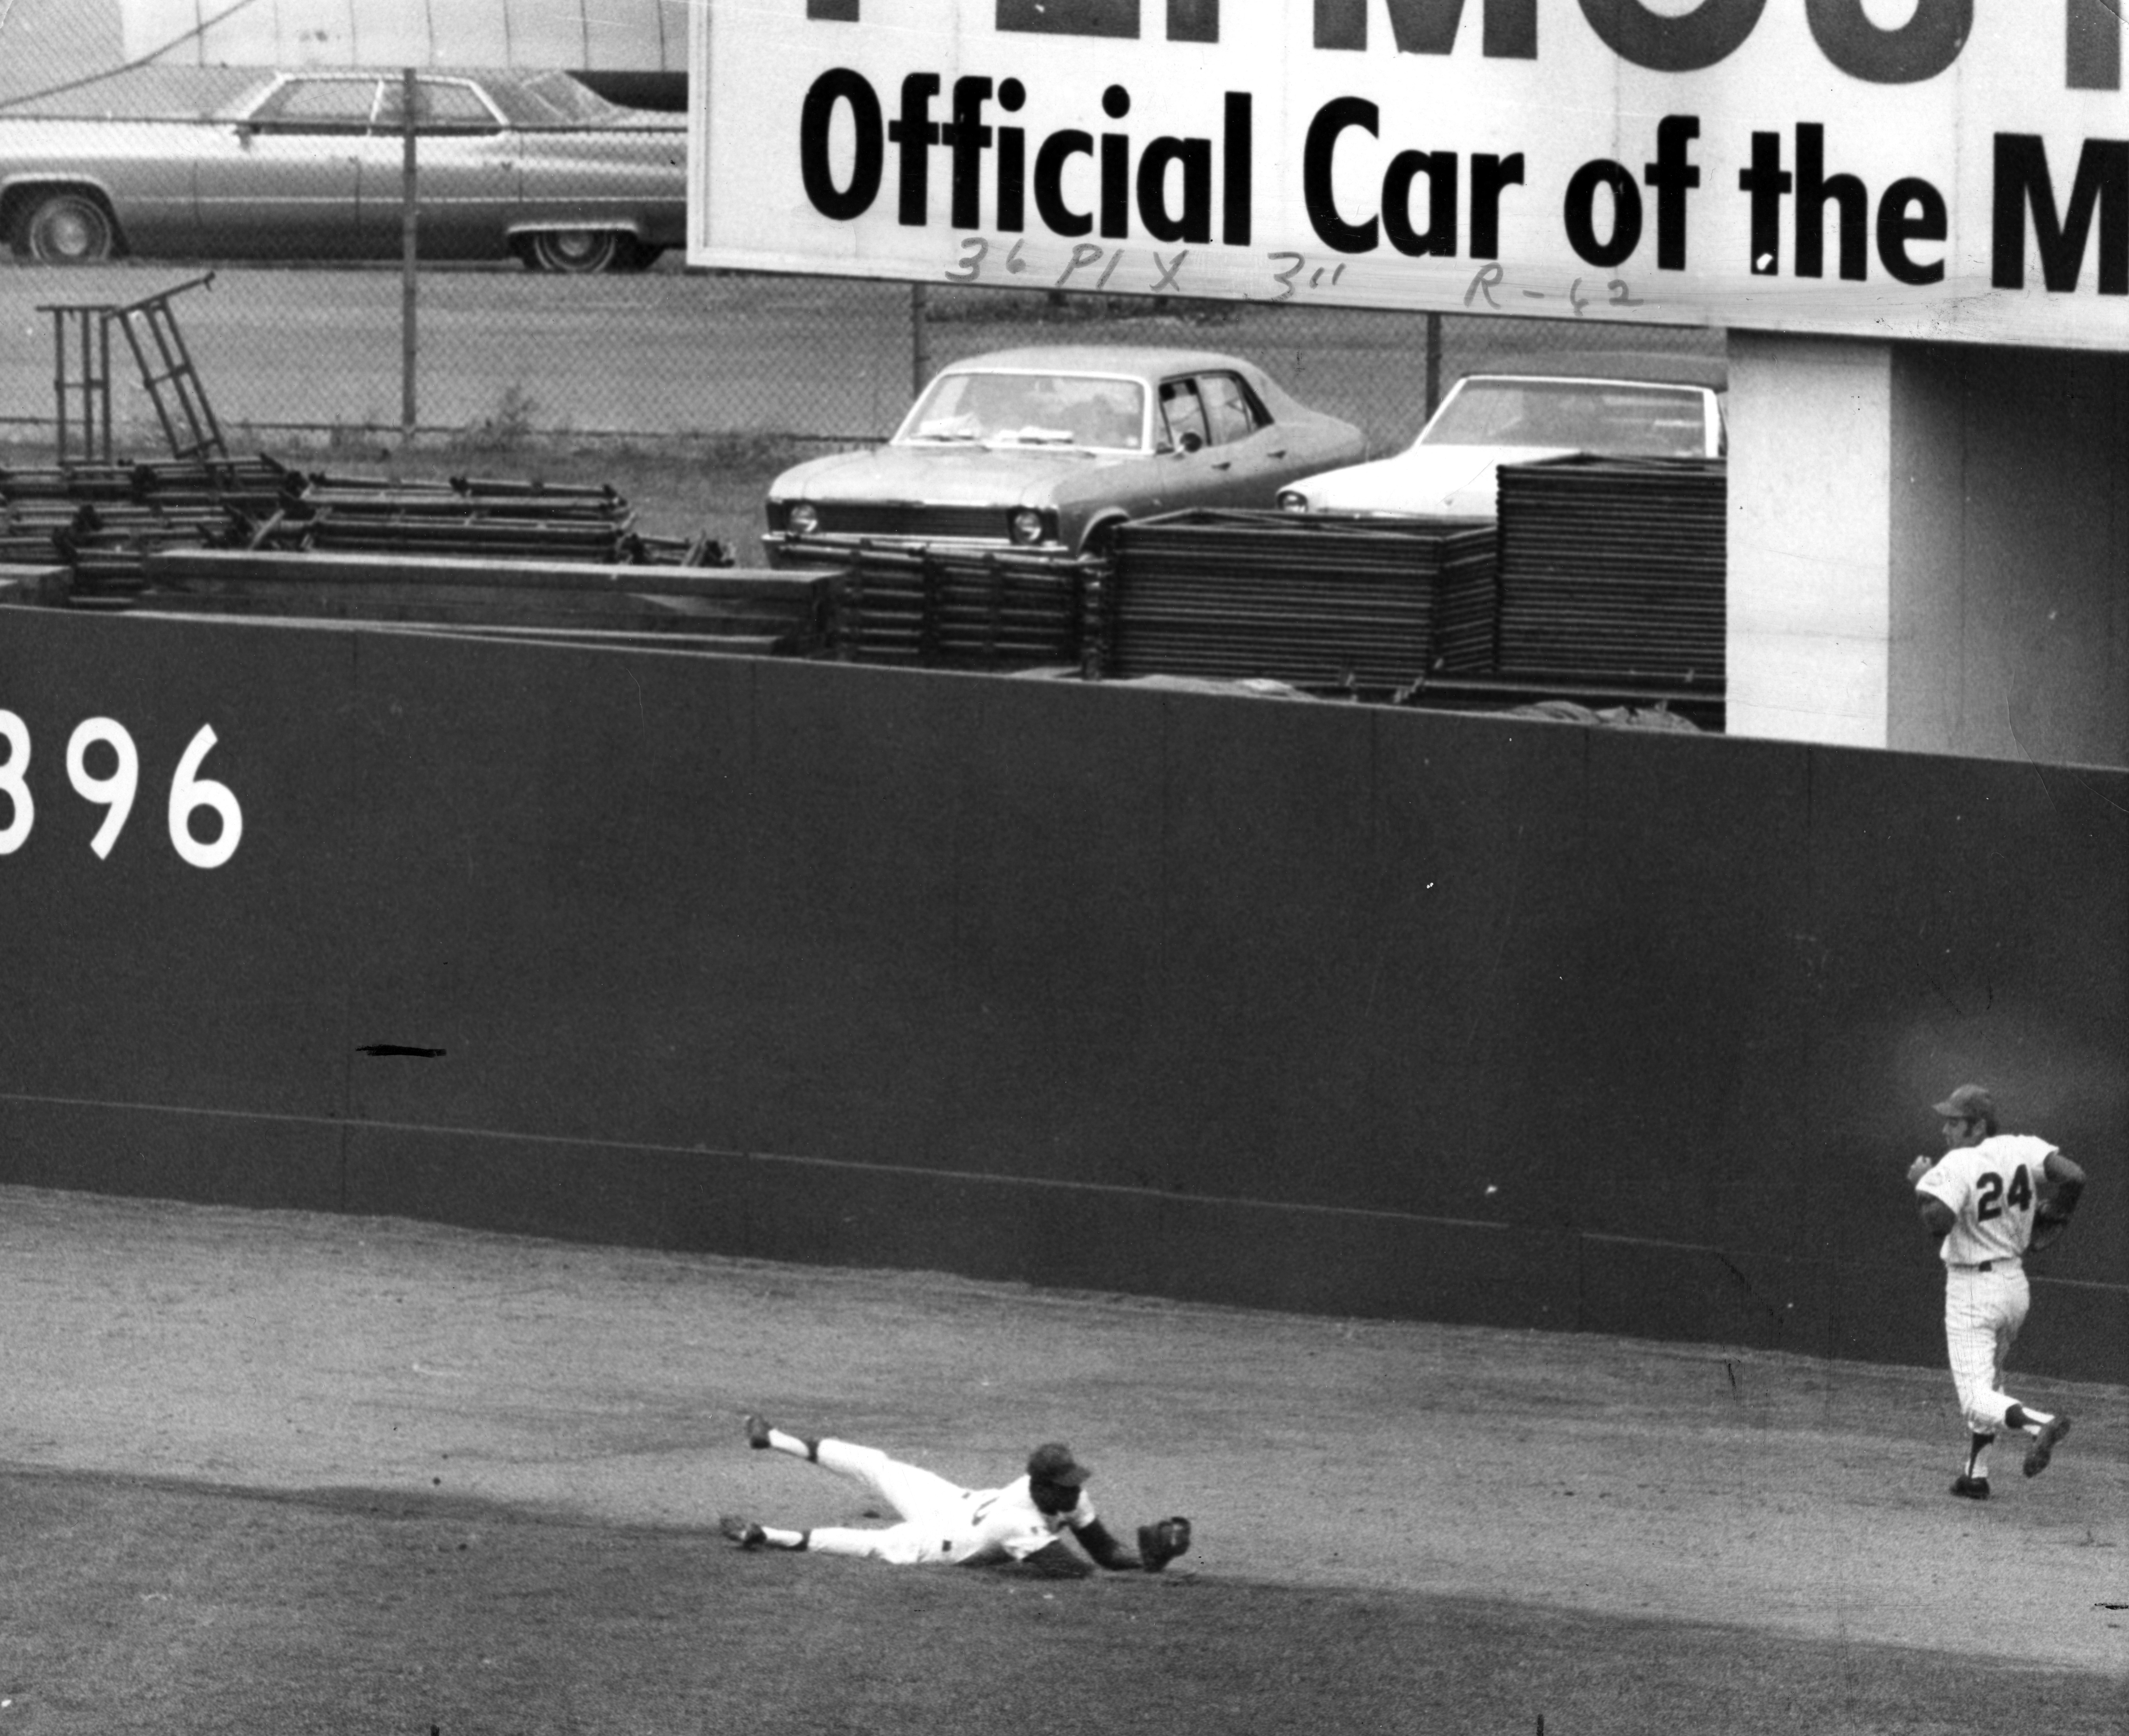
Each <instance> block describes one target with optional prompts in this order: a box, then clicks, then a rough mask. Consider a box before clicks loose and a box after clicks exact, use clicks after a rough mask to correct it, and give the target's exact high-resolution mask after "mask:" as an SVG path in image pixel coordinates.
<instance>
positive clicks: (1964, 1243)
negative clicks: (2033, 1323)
mask: <svg viewBox="0 0 2129 1736" xmlns="http://www.w3.org/2000/svg"><path fill="white" fill-rule="evenodd" d="M2054 1150H2055V1147H2053V1146H2052V1145H2050V1144H2049V1143H2048V1142H2047V1141H2046V1140H2045V1139H2041V1138H2039V1137H2036V1136H2035V1135H2033V1134H2031V1133H1992V1134H1991V1135H1989V1137H1988V1138H1986V1139H1984V1140H1983V1141H1982V1142H1980V1143H1979V1145H1969V1146H1959V1147H1955V1148H1954V1149H1952V1150H1951V1151H1949V1152H1946V1153H1945V1154H1944V1156H1943V1157H1941V1158H1939V1159H1938V1160H1937V1161H1936V1165H1935V1166H1933V1167H1932V1168H1931V1170H1930V1171H1929V1172H1928V1173H1927V1175H1925V1176H1922V1179H1921V1180H1918V1181H1917V1182H1916V1183H1915V1191H1916V1192H1917V1193H1918V1194H1926V1195H1928V1196H1929V1197H1930V1198H1931V1199H1936V1200H1938V1201H1941V1203H1942V1204H1944V1205H1945V1206H1946V1207H1947V1208H1949V1209H1950V1212H1951V1214H1952V1220H1953V1221H1952V1226H1951V1230H1950V1233H1949V1234H1948V1235H1946V1237H1945V1238H1944V1248H1943V1259H1944V1265H1945V1290H1944V1339H1945V1348H1946V1352H1948V1354H1949V1356H1950V1362H1951V1378H1952V1382H1953V1384H1954V1385H1955V1386H1956V1387H1957V1388H1958V1390H1959V1405H1960V1409H1961V1410H1962V1411H1964V1412H1965V1415H1966V1421H1967V1426H1968V1427H1969V1428H1971V1429H1972V1430H1973V1431H1974V1433H1976V1434H1993V1433H1995V1432H1996V1430H1997V1429H1998V1428H2002V1427H2003V1424H2004V1413H2005V1412H2006V1411H2008V1409H2010V1408H2011V1406H2012V1404H2014V1403H2015V1402H2016V1400H2013V1399H2012V1397H2011V1395H2009V1394H2008V1393H2007V1392H2005V1391H2004V1390H2003V1364H2004V1360H2005V1358H2007V1357H2008V1356H2009V1355H2010V1353H2011V1346H2012V1343H2013V1342H2014V1341H2015V1340H2016V1339H2017V1336H2018V1328H2020V1327H2022V1326H2023V1325H2024V1324H2025V1323H2026V1310H2027V1307H2028V1306H2029V1305H2030V1304H2031V1291H2030V1290H2029V1289H2028V1288H2027V1283H2026V1269H2025V1266H2024V1263H2023V1261H2024V1257H2025V1252H2026V1247H2027V1243H2028V1242H2030V1241H2031V1239H2032V1234H2033V1209H2034V1207H2035V1205H2036V1204H2037V1203H2038V1201H2039V1197H2040V1191H2041V1182H2042V1180H2043V1169H2044V1166H2045V1165H2046V1162H2047V1160H2048V1156H2049V1154H2050V1152H2053V1151H2054Z"/></svg>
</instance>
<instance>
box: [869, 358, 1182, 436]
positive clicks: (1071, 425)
mask: <svg viewBox="0 0 2129 1736" xmlns="http://www.w3.org/2000/svg"><path fill="white" fill-rule="evenodd" d="M894 437H895V439H896V441H898V442H899V443H901V444H904V445H917V446H930V445H935V444H948V445H982V446H1087V447H1092V448H1096V449H1098V450H1103V451H1131V452H1135V451H1143V450H1144V449H1145V387H1144V386H1142V385H1141V384H1139V382H1138V381H1136V380H1135V379H1114V378H1109V377H1104V376H1100V375H1090V374H1041V373H1025V374H1023V373H996V374H993V373H968V374H941V375H940V377H939V378H938V379H935V380H934V381H932V382H931V389H930V390H929V391H927V392H926V393H925V394H924V396H923V397H922V398H919V399H918V400H917V408H915V409H913V410H912V411H911V412H910V413H909V415H908V417H907V420H905V421H904V422H903V424H902V431H901V432H899V433H898V434H897V435H896V436H894Z"/></svg>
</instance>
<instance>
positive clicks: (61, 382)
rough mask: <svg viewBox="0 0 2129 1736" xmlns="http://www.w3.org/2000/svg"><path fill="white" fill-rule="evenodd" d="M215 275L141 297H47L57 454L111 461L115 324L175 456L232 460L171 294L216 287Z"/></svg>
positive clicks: (44, 309) (42, 307)
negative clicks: (97, 299)
mask: <svg viewBox="0 0 2129 1736" xmlns="http://www.w3.org/2000/svg"><path fill="white" fill-rule="evenodd" d="M213 282H214V274H213V273H212V271H210V272H208V273H207V274H206V275H205V276H204V277H196V278H192V279H188V280H187V281H186V282H184V283H182V284H173V285H172V286H171V287H170V288H169V289H165V290H163V291H162V292H161V293H159V294H155V295H150V296H144V297H143V298H141V300H139V301H137V302H127V303H123V304H122V305H113V304H112V303H101V302H71V303H68V302H46V303H40V305H39V308H38V310H37V311H38V312H40V313H49V314H50V315H51V317H52V355H53V372H52V392H53V396H54V397H55V399H56V400H57V404H58V410H59V457H60V461H61V462H62V463H64V462H65V461H66V460H68V459H69V458H70V457H72V456H74V445H75V443H76V441H79V445H80V448H81V451H80V455H81V456H82V457H83V458H84V459H87V460H90V461H91V462H98V461H101V462H102V463H105V464H108V463H110V462H111V461H112V451H111V433H112V429H111V328H112V327H113V326H116V327H118V329H119V330H120V331H122V332H124V333H125V335H126V345H127V346H128V347H129V348H130V349H131V351H132V352H133V360H134V362H135V364H136V365H137V366H138V367H139V369H140V370H141V384H142V385H143V386H145V387H146V388H147V390H148V398H149V401H150V403H153V404H154V405H155V415H156V417H157V419H158V420H159V421H160V422H161V423H162V425H163V437H164V439H165V440H166V441H169V447H170V455H171V456H172V457H174V458H226V457H227V456H228V455H229V448H228V446H226V444H225V443H224V441H223V440H222V437H221V424H220V423H218V422H216V420H215V417H214V408H213V406H212V405H211V404H209V403H207V390H206V389H205V388H204V387H203V386H202V385H201V384H200V379H199V373H198V370H197V369H195V368H194V367H193V359H192V354H191V352H190V351H188V350H187V349H186V348H185V340H184V334H183V332H182V331H179V329H178V317H177V314H176V312H174V310H173V309H172V308H171V306H170V298H172V297H173V296H175V295H179V294H181V293H183V292H184V291H185V290H187V289H202V288H207V287H210V286H212V284H213Z"/></svg>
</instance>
